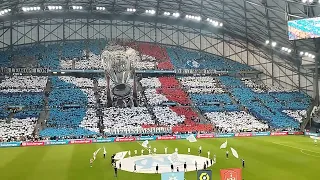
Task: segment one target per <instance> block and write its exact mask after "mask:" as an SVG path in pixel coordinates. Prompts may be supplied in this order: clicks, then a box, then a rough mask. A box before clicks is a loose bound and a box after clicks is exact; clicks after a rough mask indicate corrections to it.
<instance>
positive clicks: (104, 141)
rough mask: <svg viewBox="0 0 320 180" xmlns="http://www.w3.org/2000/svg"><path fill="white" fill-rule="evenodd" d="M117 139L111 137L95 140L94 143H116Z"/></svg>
mask: <svg viewBox="0 0 320 180" xmlns="http://www.w3.org/2000/svg"><path fill="white" fill-rule="evenodd" d="M115 139H116V138H114V137H109V138H103V139H94V140H93V141H92V142H94V143H106V142H114V140H115Z"/></svg>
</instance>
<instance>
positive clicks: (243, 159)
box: [242, 159, 244, 168]
mask: <svg viewBox="0 0 320 180" xmlns="http://www.w3.org/2000/svg"><path fill="white" fill-rule="evenodd" d="M242 168H244V159H242Z"/></svg>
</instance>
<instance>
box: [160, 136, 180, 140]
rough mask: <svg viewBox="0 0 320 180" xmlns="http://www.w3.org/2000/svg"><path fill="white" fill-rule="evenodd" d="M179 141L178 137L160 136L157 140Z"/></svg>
mask: <svg viewBox="0 0 320 180" xmlns="http://www.w3.org/2000/svg"><path fill="white" fill-rule="evenodd" d="M174 139H177V137H176V136H158V137H157V140H174Z"/></svg>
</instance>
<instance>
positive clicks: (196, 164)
mask: <svg viewBox="0 0 320 180" xmlns="http://www.w3.org/2000/svg"><path fill="white" fill-rule="evenodd" d="M194 165H195V166H196V171H198V163H197V161H195V163H194Z"/></svg>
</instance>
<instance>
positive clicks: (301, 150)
mask: <svg viewBox="0 0 320 180" xmlns="http://www.w3.org/2000/svg"><path fill="white" fill-rule="evenodd" d="M272 143H273V144H277V145H280V146H285V147H289V148H293V149H298V150H300V152H301V153H302V154H305V155H309V156H314V157H320V152H317V151H312V150H308V149H302V148H298V147H294V146H290V145H286V144H281V143H276V142H272ZM303 151H309V152H312V153H316V154H319V156H316V155H312V154H308V153H305V152H303Z"/></svg>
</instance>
